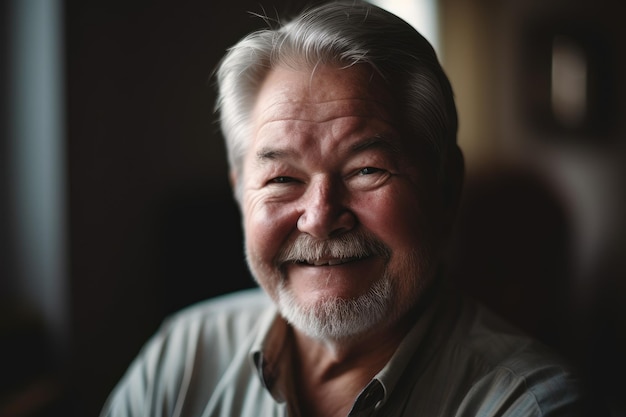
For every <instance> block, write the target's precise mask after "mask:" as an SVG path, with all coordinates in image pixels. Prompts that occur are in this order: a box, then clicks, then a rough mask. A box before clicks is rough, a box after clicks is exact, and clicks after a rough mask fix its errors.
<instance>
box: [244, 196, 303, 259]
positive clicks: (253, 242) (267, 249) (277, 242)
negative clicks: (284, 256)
mask: <svg viewBox="0 0 626 417" xmlns="http://www.w3.org/2000/svg"><path fill="white" fill-rule="evenodd" d="M243 213H244V214H243V220H244V226H245V227H244V233H245V238H246V250H247V252H248V256H250V257H253V258H252V259H253V260H255V261H256V262H260V263H263V264H266V265H267V264H269V263H271V262H272V260H273V258H274V256H276V253H277V252H278V250H279V249H280V248H281V246H282V244H283V243H284V241H285V240H286V239H287V237H288V236H289V233H290V230H292V229H293V227H294V226H295V223H293V222H292V217H293V216H290V215H289V212H288V211H287V210H285V208H281V207H278V206H276V207H272V206H270V205H264V204H254V205H248V206H247V208H246V209H245V210H244V212H243ZM292 223H293V224H292Z"/></svg>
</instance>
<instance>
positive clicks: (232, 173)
mask: <svg viewBox="0 0 626 417" xmlns="http://www.w3.org/2000/svg"><path fill="white" fill-rule="evenodd" d="M237 179H238V178H237V173H236V172H235V170H234V169H231V170H230V171H228V181H229V182H230V186H231V188H232V189H233V190H236V189H237Z"/></svg>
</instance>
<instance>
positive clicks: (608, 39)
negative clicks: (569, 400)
mask: <svg viewBox="0 0 626 417" xmlns="http://www.w3.org/2000/svg"><path fill="white" fill-rule="evenodd" d="M440 11H441V15H440V19H441V44H442V47H441V49H442V61H443V64H444V67H445V68H446V70H447V72H448V74H449V77H450V79H451V81H452V84H453V87H454V88H455V92H456V95H457V104H458V108H459V116H460V131H459V143H460V145H461V147H462V149H463V151H464V154H465V156H466V161H467V181H466V189H465V194H466V195H465V197H464V201H465V206H464V211H463V212H462V216H461V218H460V221H459V226H458V228H459V232H460V233H459V240H458V241H457V242H456V243H455V245H456V246H455V247H454V248H453V251H454V253H455V254H456V255H458V256H456V258H455V259H456V261H457V263H458V264H457V265H454V266H453V270H454V272H455V273H458V274H459V275H461V274H462V275H463V279H464V284H465V285H466V286H468V287H469V288H470V290H473V292H474V293H475V294H476V295H477V296H479V297H483V298H485V299H486V300H487V301H488V302H489V303H490V304H491V305H492V306H493V307H494V308H496V309H500V310H507V309H509V310H512V309H517V314H518V316H517V317H516V319H517V320H518V323H519V324H522V325H523V326H526V327H527V328H528V329H529V330H531V331H535V332H543V337H544V340H548V341H549V342H550V343H551V344H553V345H555V346H556V347H558V349H559V350H560V351H561V352H563V353H565V354H566V355H567V356H568V357H570V358H571V359H572V360H573V361H574V362H575V363H576V364H578V365H579V366H580V367H581V368H582V370H583V372H584V373H585V375H586V376H587V377H588V378H587V383H588V385H589V389H590V391H591V393H592V395H593V396H595V397H598V399H600V400H603V401H606V402H607V403H608V404H609V408H610V409H611V411H612V412H613V413H614V415H623V413H624V412H625V410H626V407H624V399H623V393H624V392H626V384H625V383H624V382H623V378H622V376H623V374H624V372H625V371H626V361H625V360H624V355H623V353H624V352H625V351H626V308H625V307H624V305H626V303H625V301H626V256H624V255H625V254H626V253H625V252H624V250H625V249H624V248H626V241H625V240H626V219H625V217H624V213H625V212H626V170H625V167H626V124H625V123H626V122H625V120H624V117H623V115H624V114H625V111H626V108H625V105H626V104H625V98H626V84H625V79H624V76H623V74H625V73H626V26H624V24H623V22H622V17H623V16H624V12H625V11H626V6H625V5H624V4H623V2H620V1H617V0H599V1H591V0H581V1H573V2H572V1H562V0H553V1H542V0H525V1H505V2H502V1H495V0H473V1H471V2H467V1H461V0H441V1H440ZM557 67H561V68H560V69H561V72H560V73H558V74H557V73H555V71H556V68H557ZM581 74H582V75H581ZM557 86H560V88H561V90H560V91H555V89H556V87H557ZM557 93H558V94H560V96H559V95H557ZM580 97H584V98H583V99H582V100H579V98H580ZM559 98H560V99H563V98H566V99H570V100H571V102H570V104H571V105H570V107H569V108H567V107H566V108H565V109H563V108H560V107H559V106H557V105H556V104H559V102H558V99H559ZM581 105H582V109H581ZM563 110H567V111H569V113H568V114H562V111H563ZM565 116H567V117H565ZM481 259H482V261H481ZM507 313H510V314H512V312H511V311H507ZM520 315H521V316H520ZM548 329H551V330H548ZM547 331H550V332H551V334H546V332H547ZM589 411H590V412H589V415H596V414H594V410H593V409H591V410H589ZM599 412H600V411H599V410H597V411H596V413H599ZM597 415H600V414H597Z"/></svg>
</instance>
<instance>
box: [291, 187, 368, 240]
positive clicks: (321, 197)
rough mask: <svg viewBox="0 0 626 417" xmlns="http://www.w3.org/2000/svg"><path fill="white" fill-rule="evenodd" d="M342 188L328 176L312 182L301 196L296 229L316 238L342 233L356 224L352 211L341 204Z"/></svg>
mask: <svg viewBox="0 0 626 417" xmlns="http://www.w3.org/2000/svg"><path fill="white" fill-rule="evenodd" d="M345 193H346V190H345V188H344V187H343V186H342V185H340V184H337V183H335V182H333V181H332V180H330V179H323V180H317V181H313V182H311V184H309V187H308V188H307V191H306V193H305V194H304V196H303V207H302V211H301V213H300V217H299V218H298V230H299V231H301V232H302V233H307V234H309V235H311V236H312V237H315V238H317V239H328V238H330V237H333V236H337V235H340V234H342V233H345V232H347V231H349V230H351V229H352V228H354V226H355V225H356V217H355V215H354V213H353V212H352V211H351V210H350V209H349V208H348V207H347V206H346V205H345V204H344V201H345Z"/></svg>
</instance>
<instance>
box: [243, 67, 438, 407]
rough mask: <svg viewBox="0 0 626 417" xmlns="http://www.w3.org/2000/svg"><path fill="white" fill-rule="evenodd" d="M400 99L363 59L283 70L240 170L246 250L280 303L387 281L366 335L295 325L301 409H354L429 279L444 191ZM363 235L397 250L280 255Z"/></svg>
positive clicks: (263, 93) (341, 294) (271, 82)
mask: <svg viewBox="0 0 626 417" xmlns="http://www.w3.org/2000/svg"><path fill="white" fill-rule="evenodd" d="M397 113H398V112H397V111H395V105H394V100H393V98H392V96H391V95H390V94H389V92H388V90H387V89H386V87H385V84H384V83H383V82H382V80H381V79H380V78H379V77H378V76H377V75H375V74H374V73H373V72H372V71H371V70H370V69H369V68H368V67H366V66H358V65H357V66H353V67H349V68H344V69H337V68H335V67H332V66H324V65H320V66H318V67H317V68H316V69H315V71H314V72H312V71H311V70H308V69H300V70H295V69H288V68H282V67H277V68H274V69H272V70H271V71H270V73H269V74H268V76H267V77H266V79H265V81H264V83H263V85H262V87H261V90H260V92H259V95H258V99H257V102H256V103H255V107H254V112H253V115H252V121H253V126H252V127H253V137H252V142H251V144H250V148H249V151H248V152H247V155H246V158H245V160H244V166H243V170H242V172H241V173H240V178H234V181H242V182H243V183H242V185H243V198H242V203H241V207H242V214H243V220H244V230H245V237H246V253H247V256H248V261H249V264H250V267H251V269H252V272H253V273H254V276H255V278H256V279H257V281H258V282H259V284H260V285H261V286H262V287H263V289H264V290H265V291H266V292H267V293H268V294H269V295H270V297H271V298H272V299H273V300H274V301H275V302H276V303H277V304H278V305H279V309H280V308H281V302H282V301H281V296H280V291H281V290H280V288H282V289H283V290H285V291H288V292H289V294H290V295H291V297H292V298H293V300H294V302H295V303H296V304H297V305H298V307H299V308H301V309H303V310H309V311H314V312H315V311H317V310H316V309H319V306H320V305H321V304H322V303H324V302H331V303H332V302H334V301H335V300H352V299H357V298H358V297H361V296H363V295H364V294H366V293H367V292H368V290H369V289H370V288H371V287H372V286H373V285H374V284H375V283H376V282H378V281H380V280H382V279H383V277H387V278H386V279H388V280H389V282H390V283H391V287H392V300H391V302H389V303H388V304H385V307H384V308H385V309H386V310H385V314H383V315H382V316H381V318H376V319H372V320H371V322H367V323H366V325H365V326H364V327H362V330H359V332H358V334H350V335H349V336H345V337H344V336H338V335H337V334H334V333H333V334H331V333H329V334H325V333H323V332H321V333H319V332H318V333H315V334H313V333H312V332H308V331H307V329H300V328H297V327H296V328H294V332H293V333H294V335H295V338H294V340H295V343H294V346H295V348H296V352H295V365H296V367H297V372H296V381H297V387H298V388H297V392H298V397H299V398H298V401H299V404H300V409H301V410H302V413H303V415H311V416H315V415H320V416H321V415H323V416H345V415H347V414H348V412H349V409H350V407H351V405H352V402H353V401H354V398H355V397H356V395H357V394H358V393H359V392H360V391H361V390H362V389H363V387H364V386H365V385H366V384H367V383H368V382H369V381H370V380H371V378H372V377H373V376H374V375H375V374H376V373H377V372H378V371H379V370H380V369H381V368H382V367H383V366H384V364H385V363H386V362H387V361H388V360H389V358H390V357H391V355H392V354H393V352H394V351H395V349H396V348H397V346H398V344H399V343H400V341H401V340H402V338H403V336H404V335H405V334H406V332H407V331H408V329H409V328H410V326H411V324H412V319H411V318H410V312H411V310H412V309H413V308H415V307H416V306H417V304H418V300H419V298H420V295H421V294H422V292H423V291H424V288H425V287H427V286H428V283H429V282H430V281H431V279H432V275H433V267H432V265H433V262H426V261H425V259H429V258H431V257H435V256H436V255H435V253H434V251H435V250H436V249H434V247H436V246H437V244H436V243H435V241H436V237H435V236H437V235H438V233H439V231H440V229H439V228H438V225H439V224H440V222H439V220H438V219H437V217H436V213H439V212H440V211H441V210H439V208H440V199H439V197H438V195H439V194H438V193H437V191H436V187H435V186H434V185H433V181H432V176H429V175H426V173H425V172H424V169H423V168H422V167H420V164H419V163H417V160H416V159H415V158H414V157H413V156H412V154H411V152H409V148H408V147H407V142H408V141H409V140H415V139H414V138H410V139H407V138H406V137H407V135H406V133H403V129H402V128H401V126H402V124H401V123H400V121H399V120H398V119H397ZM356 231H364V232H367V233H368V234H369V235H371V236H373V237H375V239H376V240H377V241H379V242H381V243H382V244H383V245H384V246H385V247H386V248H387V249H388V254H386V255H384V256H383V255H381V254H379V253H376V254H370V255H368V256H359V257H350V256H349V255H346V256H347V258H343V257H340V256H337V255H322V256H321V257H320V258H318V259H306V260H305V261H306V262H281V261H280V260H279V253H281V251H282V250H284V248H285V247H287V246H289V245H290V244H292V243H293V242H294V240H295V239H296V238H298V236H300V235H308V236H309V237H311V238H312V239H313V240H314V241H316V242H322V241H326V240H331V239H334V238H335V237H337V236H340V235H342V234H351V233H354V232H356Z"/></svg>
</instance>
